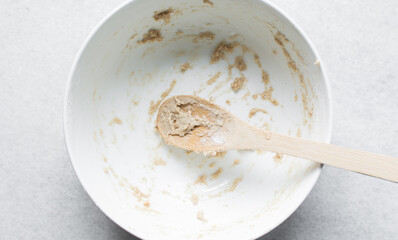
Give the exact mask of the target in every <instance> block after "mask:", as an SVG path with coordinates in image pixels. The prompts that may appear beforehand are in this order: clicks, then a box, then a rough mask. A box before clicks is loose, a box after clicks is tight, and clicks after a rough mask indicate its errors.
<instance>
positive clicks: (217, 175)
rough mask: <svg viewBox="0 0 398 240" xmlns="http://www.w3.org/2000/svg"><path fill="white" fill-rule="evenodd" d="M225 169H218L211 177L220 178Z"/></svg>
mask: <svg viewBox="0 0 398 240" xmlns="http://www.w3.org/2000/svg"><path fill="white" fill-rule="evenodd" d="M223 171H224V170H223V169H222V168H219V169H217V171H215V172H214V173H213V174H211V179H216V178H218V177H219V176H220V175H221V173H222V172H223Z"/></svg>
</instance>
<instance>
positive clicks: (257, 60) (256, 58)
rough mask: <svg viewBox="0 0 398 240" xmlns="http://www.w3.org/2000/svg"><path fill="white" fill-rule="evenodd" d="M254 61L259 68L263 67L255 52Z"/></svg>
mask: <svg viewBox="0 0 398 240" xmlns="http://www.w3.org/2000/svg"><path fill="white" fill-rule="evenodd" d="M254 62H255V63H256V64H257V66H258V67H259V68H263V66H262V65H261V62H260V57H259V56H258V55H257V54H254Z"/></svg>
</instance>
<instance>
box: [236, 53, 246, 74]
mask: <svg viewBox="0 0 398 240" xmlns="http://www.w3.org/2000/svg"><path fill="white" fill-rule="evenodd" d="M235 67H236V68H237V69H238V70H239V71H241V72H242V71H245V70H246V69H247V65H246V62H245V60H244V59H243V57H242V56H237V57H236V58H235Z"/></svg>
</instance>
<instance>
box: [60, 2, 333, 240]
mask: <svg viewBox="0 0 398 240" xmlns="http://www.w3.org/2000/svg"><path fill="white" fill-rule="evenodd" d="M135 1H136V0H127V1H125V2H123V3H121V4H120V5H118V6H117V7H115V8H114V9H113V10H112V11H110V12H109V13H108V14H107V15H106V16H105V17H104V18H103V19H102V20H101V21H100V22H99V23H97V25H96V26H95V27H94V28H93V29H92V30H91V32H90V33H89V35H88V36H87V37H86V39H85V40H84V42H83V44H82V46H81V47H80V49H79V51H78V53H77V55H76V57H75V58H74V60H73V64H72V67H71V69H70V71H69V74H68V78H67V82H66V91H65V95H64V104H63V132H64V139H65V145H66V150H67V152H68V155H69V160H70V162H71V164H72V168H73V170H74V173H75V174H76V176H77V178H78V179H79V182H80V184H81V185H82V187H83V189H84V190H85V191H86V193H87V194H88V195H89V196H90V199H91V200H92V201H93V202H94V204H95V205H96V206H97V207H98V208H99V209H100V210H101V211H102V212H103V213H104V214H105V215H106V217H108V218H109V219H110V220H112V221H113V222H114V223H116V224H117V225H118V226H119V227H121V228H122V229H124V230H125V231H127V232H128V233H130V234H132V235H133V236H136V237H138V238H141V239H143V236H140V235H139V234H138V233H135V232H133V231H132V230H131V229H128V228H127V227H126V226H124V225H123V224H122V223H120V222H119V221H118V220H117V219H115V218H114V217H112V215H111V214H110V213H109V212H108V211H107V210H105V209H104V208H102V207H101V206H100V205H99V204H98V203H97V202H96V200H95V199H94V198H93V197H92V196H91V194H90V192H89V191H88V190H87V187H86V186H85V184H84V183H83V181H82V177H81V176H80V175H79V174H78V172H77V171H76V169H77V167H76V165H75V164H74V161H73V159H74V157H73V156H72V151H71V149H70V148H71V147H70V146H71V144H70V142H69V141H70V140H69V139H70V135H69V133H68V131H67V125H68V103H69V99H70V96H69V95H70V92H71V86H72V79H73V76H74V74H75V71H76V68H77V65H78V64H79V62H80V59H81V56H82V54H83V53H84V51H85V49H86V47H87V45H88V44H89V43H90V41H91V40H92V39H93V37H94V36H95V34H96V33H97V32H98V30H99V29H100V28H101V27H102V26H103V25H104V24H105V23H106V22H107V21H108V20H109V19H110V18H111V17H112V16H114V15H115V14H116V13H118V12H119V11H120V10H122V9H123V8H125V7H126V6H127V5H129V4H131V3H133V2H135ZM257 1H260V2H262V3H263V4H266V5H267V6H268V7H270V8H271V9H272V10H274V11H275V12H277V13H279V14H280V15H281V17H282V18H285V19H286V20H287V21H288V22H289V23H290V24H291V25H292V26H293V27H294V28H295V29H296V30H297V31H298V33H299V35H300V36H301V37H302V38H303V39H304V41H305V42H306V44H308V46H309V47H310V49H311V51H312V52H313V53H314V55H315V57H316V59H317V60H318V62H319V63H320V71H321V75H322V77H323V79H324V81H323V82H324V84H325V87H326V94H327V97H326V100H327V101H326V105H327V107H328V115H329V119H328V123H329V124H328V126H327V131H326V138H325V142H326V143H330V142H331V138H332V127H333V106H332V92H331V87H330V82H329V79H328V77H327V74H326V70H325V65H324V64H323V62H322V60H321V58H320V55H319V53H318V51H317V50H316V48H315V46H314V44H313V43H312V42H311V40H310V39H309V38H308V36H307V35H306V34H305V32H304V31H303V30H302V28H301V27H300V26H299V25H298V24H297V23H296V22H295V21H294V20H293V19H292V18H291V17H290V16H289V15H288V14H286V13H285V12H284V11H282V9H281V8H279V7H278V6H276V5H275V4H274V3H272V2H271V1H269V0H257ZM322 168H323V164H321V165H320V167H319V171H317V172H316V174H317V175H316V177H315V179H314V181H313V182H312V183H311V186H310V187H309V188H308V190H307V192H305V194H302V196H303V197H301V199H298V201H297V205H296V206H294V207H293V208H292V210H291V212H289V213H288V214H287V215H286V217H285V218H283V219H282V220H280V221H277V222H275V223H274V224H273V226H271V227H269V228H268V229H266V230H265V231H264V232H263V233H261V234H260V235H256V236H252V237H253V238H254V239H257V238H259V237H261V236H264V235H266V234H267V233H269V232H271V231H272V230H274V229H275V228H276V227H278V226H279V225H281V224H282V223H283V222H284V221H286V220H287V219H288V218H289V217H290V216H291V215H292V214H293V213H294V212H295V211H296V210H297V209H298V208H299V207H300V206H301V204H302V203H303V202H304V200H305V199H306V198H307V197H308V195H309V194H310V192H311V191H312V189H313V188H314V186H315V184H316V183H317V181H318V179H319V176H320V174H321V171H322Z"/></svg>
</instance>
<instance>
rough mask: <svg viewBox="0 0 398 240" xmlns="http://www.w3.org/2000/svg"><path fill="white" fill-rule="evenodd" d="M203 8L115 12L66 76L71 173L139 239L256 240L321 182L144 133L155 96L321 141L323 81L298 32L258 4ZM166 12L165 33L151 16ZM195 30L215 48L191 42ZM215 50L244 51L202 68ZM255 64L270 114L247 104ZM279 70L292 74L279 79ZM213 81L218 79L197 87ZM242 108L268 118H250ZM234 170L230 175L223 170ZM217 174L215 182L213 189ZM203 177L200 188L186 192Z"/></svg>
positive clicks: (327, 123) (311, 167) (297, 163)
mask: <svg viewBox="0 0 398 240" xmlns="http://www.w3.org/2000/svg"><path fill="white" fill-rule="evenodd" d="M213 2H214V5H210V4H206V3H203V2H202V1H177V0H176V1H155V0H152V1H144V0H135V1H132V2H129V3H127V4H125V5H123V6H122V7H120V8H119V9H118V10H116V11H115V12H114V13H112V14H111V15H110V16H109V17H107V18H106V19H105V20H104V21H103V23H101V24H100V25H99V27H97V28H96V29H95V31H94V32H93V34H92V35H91V36H90V37H89V39H88V41H87V42H86V44H85V45H84V46H83V48H82V50H81V52H80V54H79V56H78V58H77V60H76V62H75V64H74V66H73V69H72V72H71V75H70V79H69V84H68V90H67V91H68V93H67V96H66V102H65V135H66V141H67V145H68V150H69V154H70V157H71V160H72V163H73V166H74V168H75V171H76V173H77V175H78V177H79V179H80V181H81V182H82V185H83V186H84V188H85V189H86V190H87V192H88V193H89V195H90V196H91V198H92V199H93V200H94V202H95V203H96V204H97V205H98V206H99V207H100V208H101V209H102V211H104V212H105V214H107V215H108V216H109V217H110V218H111V219H112V220H113V221H115V222H116V223H117V224H119V225H120V226H121V227H123V228H124V229H126V230H127V231H129V232H131V233H132V234H134V235H136V236H138V237H140V238H143V239H196V238H199V237H201V238H202V239H252V238H256V237H259V236H261V235H263V234H265V233H267V232H268V231H270V230H271V229H273V228H274V227H276V226H277V225H278V224H280V223H281V222H282V221H284V220H285V219H286V218H287V217H288V216H289V215H290V214H291V213H292V212H293V211H294V210H295V209H296V208H297V207H298V206H299V205H300V203H301V202H302V201H303V200H304V198H305V197H306V196H307V194H308V193H309V191H310V190H311V189H312V187H313V185H314V183H315V182H316V180H317V178H318V176H319V174H320V167H319V165H318V164H315V163H312V162H309V161H306V160H301V159H296V158H292V157H286V156H284V157H283V159H282V160H274V159H273V157H274V155H275V154H274V153H268V152H262V153H260V152H254V151H241V152H237V151H231V152H228V153H227V154H226V155H225V156H220V157H213V158H209V157H204V156H202V155H200V154H195V153H190V154H187V153H186V152H185V151H184V150H182V149H177V148H174V147H171V146H167V145H165V144H164V143H163V142H162V140H161V139H160V138H159V137H158V136H157V134H156V133H155V131H154V119H155V115H156V112H154V113H153V114H152V115H151V114H150V113H149V112H150V107H151V103H152V106H153V105H156V103H157V102H159V103H160V102H161V101H162V100H163V99H164V98H162V97H161V95H162V93H168V92H169V91H167V90H168V89H171V90H170V92H169V94H168V96H172V95H177V94H197V95H198V96H200V97H203V98H207V99H209V98H210V97H213V99H214V101H215V102H216V103H217V104H219V105H221V106H223V107H224V108H226V109H228V110H230V111H231V112H232V113H233V114H235V115H237V116H238V117H240V118H241V119H245V120H247V121H248V122H250V123H251V124H253V125H257V126H259V127H264V128H266V127H269V128H270V129H271V130H272V131H276V132H280V133H284V134H291V135H296V134H297V132H298V130H299V129H300V133H301V136H302V137H305V138H310V139H315V140H319V141H325V142H327V141H329V139H330V132H331V107H330V100H329V96H330V94H329V90H328V86H327V85H328V84H327V80H326V79H325V75H324V73H323V70H322V64H314V63H315V62H316V61H317V60H318V62H319V57H318V56H317V55H316V52H315V51H314V49H313V47H312V46H311V44H310V43H309V42H308V40H307V39H306V38H305V37H304V36H303V33H302V32H301V31H300V30H299V29H298V28H297V26H295V25H294V24H293V23H292V22H291V20H288V19H287V18H286V17H285V16H284V15H283V14H281V13H280V11H279V10H277V9H276V8H275V7H273V6H272V5H270V4H269V3H266V2H263V1H259V0H250V1H227V0H218V1H213ZM170 7H171V8H173V9H174V11H173V13H172V14H171V18H170V22H169V23H167V22H165V21H155V20H154V18H153V15H154V12H155V11H161V10H165V9H168V8H170ZM151 28H156V29H160V31H161V33H162V36H163V39H162V41H159V42H157V41H155V42H153V43H145V44H139V43H138V42H137V41H139V40H141V39H142V37H143V35H144V34H145V33H146V32H147V31H148V30H149V29H151ZM181 31H182V32H183V33H182V34H180V33H177V32H181ZM205 31H211V32H212V33H214V34H215V38H214V39H213V40H210V39H199V38H198V34H199V33H200V32H205ZM278 32H280V33H282V34H284V35H285V36H286V38H287V39H288V41H285V42H284V43H283V46H280V45H278V44H277V41H275V36H281V35H278ZM237 34H238V35H237ZM223 40H225V41H226V42H228V43H231V42H239V43H240V44H241V45H244V46H247V47H248V50H247V51H243V50H244V49H245V48H242V47H239V46H238V47H236V48H235V49H234V51H233V52H232V53H230V54H227V59H226V60H221V61H219V62H217V63H215V64H210V63H209V60H210V57H211V54H212V52H213V51H214V49H215V48H216V47H217V45H218V44H219V43H220V42H221V41H223ZM254 53H256V54H258V55H259V57H260V61H261V64H262V68H263V69H264V70H265V71H266V72H267V73H269V76H270V84H269V86H272V87H273V89H274V91H273V93H272V98H273V99H275V100H277V101H278V103H279V104H278V106H275V105H273V104H272V103H271V102H270V101H265V100H262V99H261V98H260V97H258V98H257V99H254V98H253V97H252V95H253V94H257V93H261V92H264V88H265V86H264V83H263V82H262V81H261V75H262V74H261V69H260V68H259V67H258V66H257V64H256V63H255V61H254ZM235 56H243V57H244V59H245V62H246V63H247V70H246V71H242V72H241V73H240V72H239V71H237V69H236V68H234V69H232V72H231V77H229V76H228V63H233V61H234V58H235ZM289 56H290V58H291V59H289ZM289 61H290V63H292V61H294V63H295V64H296V66H297V69H298V70H296V71H294V70H292V68H291V66H290V68H289V66H288V65H289V64H288V63H289ZM185 62H189V63H190V65H191V66H192V68H190V69H188V70H187V71H186V72H185V73H182V72H181V71H180V67H179V66H180V65H181V64H184V63H185ZM290 65H291V64H290ZM217 72H220V73H221V74H220V77H219V78H218V79H217V81H216V82H215V83H213V84H211V85H208V84H207V81H208V80H209V79H210V78H211V77H212V76H214V75H215V74H216V73H217ZM241 74H243V75H244V76H245V77H246V78H247V79H248V82H247V83H246V84H244V86H243V87H242V89H240V90H239V91H238V92H237V93H235V92H233V91H232V89H231V85H230V84H231V82H232V81H233V79H234V78H235V77H240V76H241ZM300 74H302V76H303V79H302V80H303V81H302V82H300V79H299V78H300V77H299V75H300ZM173 80H175V86H174V87H172V88H170V86H172V85H173V84H172V82H173ZM269 86H268V87H269ZM163 95H164V96H165V95H167V94H163ZM296 95H297V101H296V100H295V96H296ZM303 97H304V98H305V99H307V103H306V104H304V103H303V101H302V100H303ZM226 100H229V101H230V102H231V104H230V105H228V104H227V103H226ZM251 108H262V109H265V110H267V111H268V113H269V114H262V113H258V114H256V115H255V116H254V117H253V118H249V116H248V114H249V112H250V109H251ZM309 113H310V114H309ZM309 115H311V116H312V117H310V116H309ZM236 160H240V164H237V165H234V164H233V163H234V161H236ZM213 162H214V165H212V163H213ZM220 168H221V169H222V173H221V174H220V175H219V176H218V177H214V178H212V174H213V173H215V172H216V171H217V170H218V169H220ZM202 175H206V176H207V184H202V183H195V181H196V180H197V179H198V177H199V176H202ZM239 180H241V181H239ZM234 182H236V183H238V184H237V185H236V188H233V185H234ZM193 196H194V198H196V197H197V198H198V203H197V204H194V203H193V202H195V201H192V197H193ZM148 205H149V206H148ZM198 213H203V217H204V219H206V221H202V220H200V219H198Z"/></svg>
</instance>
